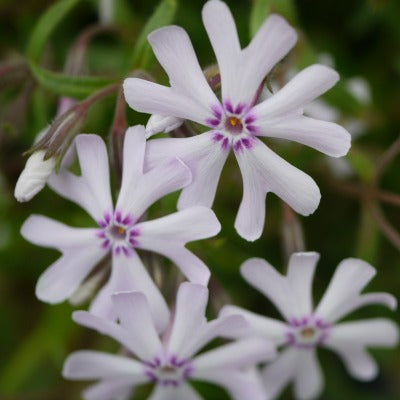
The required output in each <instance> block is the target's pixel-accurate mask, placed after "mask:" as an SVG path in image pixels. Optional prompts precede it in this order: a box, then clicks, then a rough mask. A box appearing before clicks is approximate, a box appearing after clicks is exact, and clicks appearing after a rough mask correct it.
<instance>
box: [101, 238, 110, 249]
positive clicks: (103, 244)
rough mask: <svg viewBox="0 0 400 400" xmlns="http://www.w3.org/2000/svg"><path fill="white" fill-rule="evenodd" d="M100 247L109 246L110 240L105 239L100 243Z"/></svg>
mask: <svg viewBox="0 0 400 400" xmlns="http://www.w3.org/2000/svg"><path fill="white" fill-rule="evenodd" d="M101 247H102V248H103V249H104V250H106V249H108V248H109V247H110V241H109V240H105V241H104V242H103V243H102V244H101Z"/></svg>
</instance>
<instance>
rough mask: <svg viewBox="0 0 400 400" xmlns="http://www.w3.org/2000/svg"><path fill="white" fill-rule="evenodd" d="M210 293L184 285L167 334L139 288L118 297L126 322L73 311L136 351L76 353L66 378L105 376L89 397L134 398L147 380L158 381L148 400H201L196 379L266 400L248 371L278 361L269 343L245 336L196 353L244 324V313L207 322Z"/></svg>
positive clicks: (233, 393)
mask: <svg viewBox="0 0 400 400" xmlns="http://www.w3.org/2000/svg"><path fill="white" fill-rule="evenodd" d="M207 298H208V290H207V288H206V287H204V286H202V285H197V284H192V283H183V284H181V286H180V288H179V290H178V295H177V301H176V308H175V315H174V317H173V319H172V321H171V325H170V327H169V328H168V329H167V330H166V331H164V332H163V336H162V338H160V337H159V336H158V334H157V331H156V329H155V326H154V323H153V321H152V318H151V313H150V309H149V305H148V303H147V300H146V297H145V296H144V295H143V294H142V293H139V292H124V293H117V294H114V295H113V302H114V305H115V310H116V313H117V315H118V320H119V321H120V324H117V323H114V322H111V321H108V320H105V319H102V318H101V317H97V316H94V315H92V314H90V313H88V312H84V311H83V312H82V311H80V312H79V311H78V312H75V313H74V314H73V318H74V320H75V321H76V322H78V323H79V324H81V325H84V326H86V327H88V328H92V329H95V330H97V331H99V332H101V333H103V334H105V335H108V336H111V337H112V338H114V339H115V340H117V341H118V342H119V343H121V344H122V345H123V346H124V347H125V348H126V349H127V351H128V352H129V353H130V355H129V356H116V355H110V354H106V353H102V352H96V351H78V352H76V353H73V354H71V355H70V356H69V357H68V359H67V360H66V361H65V364H64V370H63V375H64V377H66V378H69V379H80V380H89V379H96V380H100V382H98V383H96V384H95V385H94V386H92V387H90V388H89V389H87V390H86V391H85V392H84V394H83V398H84V399H85V400H100V399H101V400H113V399H117V398H118V399H121V400H122V399H124V400H125V399H129V398H130V397H131V395H132V391H133V390H134V389H135V387H136V386H138V385H141V384H145V383H154V385H155V387H154V390H153V392H152V394H151V395H150V397H149V400H201V399H202V397H201V396H200V395H199V394H198V393H197V392H196V391H195V390H194V389H193V388H192V387H191V385H190V384H189V382H190V381H192V380H199V381H207V382H211V383H213V384H216V385H220V386H222V387H224V388H225V389H226V390H227V392H228V393H229V394H230V395H231V396H232V398H233V399H235V400H244V399H251V400H265V393H264V391H263V388H262V385H261V383H260V381H259V379H258V378H257V376H256V375H254V374H252V373H251V371H247V370H246V371H245V370H243V368H245V367H249V366H253V365H255V364H256V363H259V362H263V361H266V360H270V359H271V358H273V357H274V355H275V349H274V346H273V344H272V342H271V341H269V340H266V339H262V338H254V337H253V338H246V339H241V340H238V341H236V342H232V343H228V344H224V345H222V346H220V347H218V348H216V349H212V350H208V351H206V352H204V353H202V354H200V355H197V356H196V355H195V354H196V353H197V352H198V351H199V350H201V349H202V348H203V347H204V346H205V345H206V344H208V343H209V342H211V341H212V340H213V339H215V338H216V337H218V336H225V335H227V334H228V333H232V332H235V330H238V329H243V328H244V327H245V326H246V323H245V320H244V318H243V317H241V316H237V315H229V316H225V317H219V318H217V319H215V320H213V321H210V322H207V320H206V318H205V311H206V306H207Z"/></svg>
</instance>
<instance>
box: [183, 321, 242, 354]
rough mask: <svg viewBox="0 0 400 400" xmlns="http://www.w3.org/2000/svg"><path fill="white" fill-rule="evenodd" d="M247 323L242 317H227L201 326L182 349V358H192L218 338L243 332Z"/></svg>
mask: <svg viewBox="0 0 400 400" xmlns="http://www.w3.org/2000/svg"><path fill="white" fill-rule="evenodd" d="M246 325H247V324H246V321H245V320H244V318H243V317H242V316H240V315H225V316H221V317H218V318H217V319H214V320H213V321H210V322H207V323H205V324H203V325H202V326H199V328H198V329H197V331H196V332H195V333H194V334H193V335H192V337H191V338H190V340H188V341H187V343H186V345H185V346H184V347H182V349H181V353H180V354H181V355H182V357H187V358H188V357H191V356H192V355H193V354H195V353H197V352H198V351H199V350H200V349H202V348H203V347H204V346H205V345H207V344H208V343H209V342H211V341H212V340H214V339H216V338H217V337H229V335H230V334H232V333H233V334H234V333H235V332H242V331H243V329H244V328H245V326H246Z"/></svg>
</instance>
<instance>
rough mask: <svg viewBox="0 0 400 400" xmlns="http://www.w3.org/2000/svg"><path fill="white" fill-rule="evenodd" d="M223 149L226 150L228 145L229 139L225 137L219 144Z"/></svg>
mask: <svg viewBox="0 0 400 400" xmlns="http://www.w3.org/2000/svg"><path fill="white" fill-rule="evenodd" d="M221 147H222V149H223V150H226V149H227V148H228V147H229V139H228V138H227V137H226V138H225V139H224V140H223V141H222V144H221Z"/></svg>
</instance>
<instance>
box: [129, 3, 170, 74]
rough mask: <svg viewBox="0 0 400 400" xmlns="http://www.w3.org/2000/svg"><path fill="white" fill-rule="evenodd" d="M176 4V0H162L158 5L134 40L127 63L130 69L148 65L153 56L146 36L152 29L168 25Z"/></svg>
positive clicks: (142, 67)
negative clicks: (131, 52)
mask: <svg viewBox="0 0 400 400" xmlns="http://www.w3.org/2000/svg"><path fill="white" fill-rule="evenodd" d="M176 6H177V2H176V0H163V1H162V2H161V3H160V4H159V5H158V7H157V8H156V10H155V11H154V13H153V15H152V16H151V17H150V19H149V20H148V22H147V23H146V25H145V26H144V28H143V30H142V32H141V33H140V35H139V37H138V39H137V40H136V44H135V47H134V49H133V54H132V58H131V61H130V63H129V64H130V65H129V67H130V68H131V69H146V68H148V67H149V65H150V63H151V60H152V58H153V57H154V56H153V52H152V50H151V48H150V45H149V43H148V41H147V36H148V35H149V33H151V32H152V31H154V30H156V29H158V28H161V27H162V26H165V25H169V24H170V23H171V22H172V20H173V19H174V16H175V12H176Z"/></svg>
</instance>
